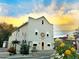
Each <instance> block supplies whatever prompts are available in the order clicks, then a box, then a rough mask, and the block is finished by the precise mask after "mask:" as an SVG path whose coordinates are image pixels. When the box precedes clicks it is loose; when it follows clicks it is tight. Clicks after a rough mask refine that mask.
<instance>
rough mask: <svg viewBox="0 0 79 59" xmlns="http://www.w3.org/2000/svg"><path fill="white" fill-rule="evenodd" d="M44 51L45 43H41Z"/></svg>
mask: <svg viewBox="0 0 79 59" xmlns="http://www.w3.org/2000/svg"><path fill="white" fill-rule="evenodd" d="M41 46H42V50H44V42H42V43H41Z"/></svg>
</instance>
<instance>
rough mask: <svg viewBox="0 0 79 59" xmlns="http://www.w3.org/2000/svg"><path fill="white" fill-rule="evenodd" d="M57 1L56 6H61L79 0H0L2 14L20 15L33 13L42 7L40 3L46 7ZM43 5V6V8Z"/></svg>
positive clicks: (0, 13) (0, 12)
mask: <svg viewBox="0 0 79 59" xmlns="http://www.w3.org/2000/svg"><path fill="white" fill-rule="evenodd" d="M54 1H55V2H56V7H57V8H60V7H61V6H62V5H63V4H64V3H66V4H75V3H78V2H79V0H0V16H14V17H15V16H18V15H24V14H29V13H32V12H33V11H34V10H35V11H36V9H35V8H36V7H37V10H39V9H40V7H39V5H41V6H43V7H44V9H45V8H47V7H48V6H50V5H51V4H52V3H53V2H54ZM35 6H36V7H35ZM43 7H41V9H42V10H44V9H43Z"/></svg>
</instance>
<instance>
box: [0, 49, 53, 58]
mask: <svg viewBox="0 0 79 59" xmlns="http://www.w3.org/2000/svg"><path fill="white" fill-rule="evenodd" d="M4 50H5V51H4ZM4 50H1V49H0V59H50V55H51V54H52V53H53V51H38V52H35V53H30V54H29V55H21V54H16V55H13V56H9V53H8V52H6V49H4Z"/></svg>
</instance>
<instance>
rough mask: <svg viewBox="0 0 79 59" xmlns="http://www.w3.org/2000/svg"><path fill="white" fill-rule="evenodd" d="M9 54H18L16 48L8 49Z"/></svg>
mask: <svg viewBox="0 0 79 59" xmlns="http://www.w3.org/2000/svg"><path fill="white" fill-rule="evenodd" d="M8 52H9V53H10V55H11V54H16V49H15V48H14V47H10V48H9V49H8Z"/></svg>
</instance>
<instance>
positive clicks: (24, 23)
mask: <svg viewBox="0 0 79 59" xmlns="http://www.w3.org/2000/svg"><path fill="white" fill-rule="evenodd" d="M28 18H29V19H34V20H38V19H41V18H44V19H45V20H46V21H47V22H48V23H49V21H48V20H47V19H46V18H45V17H44V16H41V17H39V18H36V19H35V18H33V17H28ZM28 23H29V20H28V22H25V23H24V24H22V25H21V26H20V27H18V28H17V29H16V30H18V29H20V28H21V27H23V26H25V25H26V24H28ZM49 24H51V23H49ZM51 25H53V24H51ZM16 30H15V31H16Z"/></svg>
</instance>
